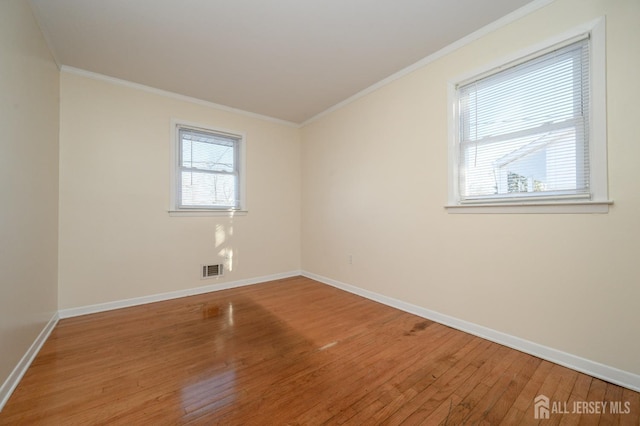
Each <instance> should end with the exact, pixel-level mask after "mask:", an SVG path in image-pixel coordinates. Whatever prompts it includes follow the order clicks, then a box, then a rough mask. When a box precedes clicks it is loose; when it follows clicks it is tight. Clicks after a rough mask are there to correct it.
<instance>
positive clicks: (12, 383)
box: [0, 313, 59, 411]
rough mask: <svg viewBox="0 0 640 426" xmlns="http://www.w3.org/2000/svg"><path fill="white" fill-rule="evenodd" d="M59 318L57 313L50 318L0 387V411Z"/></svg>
mask: <svg viewBox="0 0 640 426" xmlns="http://www.w3.org/2000/svg"><path fill="white" fill-rule="evenodd" d="M58 319H59V316H58V314H57V313H55V314H54V315H53V317H51V319H50V320H49V322H48V323H47V324H46V325H45V326H44V328H43V329H42V331H41V332H40V334H38V337H36V339H35V340H34V341H33V343H32V344H31V346H30V347H29V349H28V350H27V352H25V354H24V355H23V356H22V358H21V359H20V361H19V362H18V364H17V365H16V366H15V368H14V369H13V371H12V372H11V374H9V377H7V380H5V381H4V383H3V384H2V386H0V411H2V409H3V408H4V406H5V404H6V403H7V401H8V400H9V397H10V396H11V394H12V393H13V391H14V390H15V389H16V387H17V386H18V383H20V380H22V377H23V376H24V374H25V373H26V372H27V369H28V368H29V366H30V365H31V363H32V362H33V360H34V359H35V357H36V355H38V352H40V348H42V345H44V342H46V341H47V338H48V337H49V334H51V332H52V331H53V329H54V327H55V326H56V324H57V323H58Z"/></svg>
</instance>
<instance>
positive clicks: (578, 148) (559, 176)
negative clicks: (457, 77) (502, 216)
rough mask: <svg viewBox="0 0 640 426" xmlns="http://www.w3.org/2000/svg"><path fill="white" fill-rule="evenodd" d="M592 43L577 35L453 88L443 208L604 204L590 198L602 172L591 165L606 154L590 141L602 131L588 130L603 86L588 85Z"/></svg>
mask: <svg viewBox="0 0 640 426" xmlns="http://www.w3.org/2000/svg"><path fill="white" fill-rule="evenodd" d="M591 38H592V37H591V33H584V34H581V35H580V36H578V37H573V38H571V39H569V40H565V41H563V42H561V43H558V44H554V45H552V46H550V47H547V48H545V49H543V50H542V51H537V52H536V53H534V54H531V55H528V56H525V57H522V58H520V59H518V60H515V61H511V62H509V63H506V64H504V65H502V66H500V67H497V68H492V69H491V70H489V71H487V72H484V73H480V74H478V75H475V76H473V77H471V78H469V79H465V80H463V81H461V82H458V83H456V84H455V86H454V89H455V96H454V105H453V109H454V111H455V118H454V120H455V121H454V129H453V130H452V131H453V132H454V147H453V149H454V154H455V155H453V161H454V164H452V165H451V166H452V167H453V168H454V169H455V170H454V173H452V174H451V176H450V179H452V182H450V185H451V186H453V194H450V195H453V197H450V198H453V200H450V204H455V205H458V206H473V205H509V204H519V205H522V204H527V203H530V204H541V203H546V204H551V203H589V202H592V201H595V200H597V199H599V200H601V199H602V198H604V199H606V194H605V195H604V197H603V194H601V193H598V194H595V193H594V191H595V192H601V191H602V187H603V184H602V182H601V181H600V182H595V181H596V180H598V179H600V180H601V179H602V175H603V173H602V170H600V169H598V170H596V171H595V173H594V170H593V168H594V166H593V164H594V163H596V169H597V168H598V167H599V166H601V165H602V158H600V159H598V156H600V157H602V156H604V157H605V158H604V161H605V163H604V164H605V167H606V148H605V150H604V153H603V150H602V149H601V146H599V145H598V144H600V145H602V144H603V143H604V141H602V140H600V141H597V142H596V139H598V138H603V134H602V132H601V131H596V132H595V134H593V133H594V132H592V130H593V129H594V125H593V120H594V117H593V115H594V111H598V108H594V105H593V102H594V100H593V93H592V92H593V88H594V84H596V85H601V84H604V83H603V82H601V81H596V82H595V83H594V81H593V79H592V74H593V72H592V70H593V69H594V67H593V64H592V61H593V58H592V56H593V54H592V52H593V49H592V39H591ZM596 80H597V78H596ZM596 98H598V96H597V95H596ZM599 101H600V99H596V102H599ZM601 113H603V111H602V112H601ZM596 121H598V117H596ZM602 121H603V120H602V119H601V117H600V120H599V122H600V123H601V122H602ZM604 179H605V183H604V188H605V192H606V173H605V174H604Z"/></svg>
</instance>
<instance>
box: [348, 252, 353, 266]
mask: <svg viewBox="0 0 640 426" xmlns="http://www.w3.org/2000/svg"><path fill="white" fill-rule="evenodd" d="M348 262H349V265H353V255H352V254H350V255H349V256H348Z"/></svg>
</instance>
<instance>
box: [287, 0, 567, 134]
mask: <svg viewBox="0 0 640 426" xmlns="http://www.w3.org/2000/svg"><path fill="white" fill-rule="evenodd" d="M554 1H555V0H534V1H532V2H531V3H528V4H527V5H525V6H523V7H521V8H520V9H518V10H515V11H513V12H511V13H510V14H508V15H505V16H503V17H502V18H500V19H498V20H497V21H494V22H492V23H490V24H488V25H485V26H484V27H482V28H480V29H479V30H476V31H474V32H472V33H471V34H469V35H468V36H466V37H463V38H461V39H460V40H458V41H455V42H453V43H451V44H450V45H448V46H445V47H443V48H442V49H440V50H438V51H437V52H435V53H432V54H431V55H429V56H427V57H425V58H423V59H421V60H419V61H418V62H416V63H414V64H413V65H409V66H408V67H406V68H404V69H402V70H400V71H398V72H396V73H394V74H391V75H390V76H389V77H387V78H385V79H383V80H380V81H379V82H377V83H375V84H373V85H371V86H369V87H367V88H366V89H364V90H361V91H360V92H358V93H356V94H355V95H353V96H351V97H349V98H347V99H345V100H344V101H342V102H339V103H337V104H335V105H333V106H332V107H329V108H327V109H326V110H324V111H322V112H320V113H318V114H316V115H314V116H313V117H311V118H309V119H308V120H305V121H303V122H302V124H301V125H300V127H304V126H306V125H307V124H311V123H313V122H314V121H317V120H318V119H320V118H321V117H324V116H325V115H327V114H330V113H332V112H334V111H337V110H339V109H340V108H343V107H345V106H347V105H349V104H350V103H352V102H354V101H356V100H358V99H360V98H363V97H365V96H366V95H368V94H369V93H372V92H375V91H376V90H378V89H380V88H382V87H384V86H386V85H388V84H391V83H393V82H394V81H396V80H399V79H400V78H402V77H404V76H406V75H408V74H411V73H412V72H414V71H416V70H419V69H420V68H423V67H425V66H427V65H428V64H430V63H432V62H435V61H436V60H438V59H440V58H442V57H443V56H446V55H448V54H450V53H452V52H454V51H456V50H458V49H460V48H462V47H464V46H466V45H468V44H471V43H472V42H474V41H476V40H478V39H480V38H482V37H484V36H485V35H487V34H489V33H491V32H493V31H496V30H498V29H500V28H502V27H505V26H507V25H509V24H511V23H512V22H515V21H517V20H518V19H520V18H522V17H524V16H527V15H529V14H530V13H533V12H535V11H536V10H538V9H541V8H543V7H545V6H547V5H548V4H551V3H553V2H554Z"/></svg>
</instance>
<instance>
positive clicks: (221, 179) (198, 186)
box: [181, 171, 238, 207]
mask: <svg viewBox="0 0 640 426" xmlns="http://www.w3.org/2000/svg"><path fill="white" fill-rule="evenodd" d="M236 188H237V178H236V176H235V175H229V174H217V173H204V172H197V171H183V172H182V176H181V191H182V205H183V206H200V207H208V206H210V207H237V204H238V202H237V197H236Z"/></svg>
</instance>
